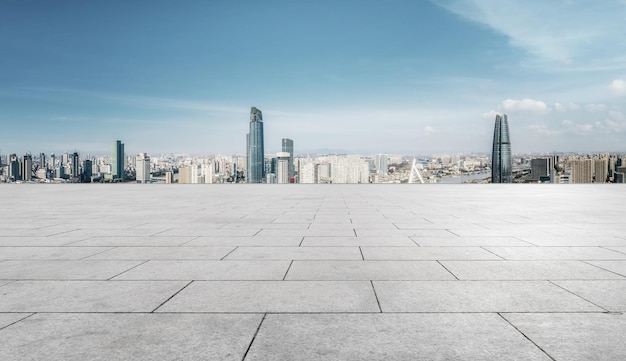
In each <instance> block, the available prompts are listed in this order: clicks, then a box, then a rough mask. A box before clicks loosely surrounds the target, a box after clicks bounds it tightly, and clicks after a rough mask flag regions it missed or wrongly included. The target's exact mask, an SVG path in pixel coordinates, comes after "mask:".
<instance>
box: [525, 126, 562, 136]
mask: <svg viewBox="0 0 626 361" xmlns="http://www.w3.org/2000/svg"><path fill="white" fill-rule="evenodd" d="M529 128H530V130H533V131H535V132H537V133H539V134H543V135H554V134H559V133H560V132H559V131H556V130H552V129H550V128H548V127H546V126H545V125H538V124H533V125H531V126H529Z"/></svg>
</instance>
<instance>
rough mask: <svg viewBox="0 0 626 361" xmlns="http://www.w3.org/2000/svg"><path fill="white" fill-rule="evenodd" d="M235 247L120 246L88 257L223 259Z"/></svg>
mask: <svg viewBox="0 0 626 361" xmlns="http://www.w3.org/2000/svg"><path fill="white" fill-rule="evenodd" d="M234 249H235V247H118V248H113V249H110V250H108V251H105V252H102V253H98V254H96V255H94V256H91V257H89V258H88V259H90V260H91V259H129V260H142V259H143V260H157V259H172V260H173V259H221V258H223V257H224V256H226V255H227V254H228V253H230V252H232V251H233V250H234Z"/></svg>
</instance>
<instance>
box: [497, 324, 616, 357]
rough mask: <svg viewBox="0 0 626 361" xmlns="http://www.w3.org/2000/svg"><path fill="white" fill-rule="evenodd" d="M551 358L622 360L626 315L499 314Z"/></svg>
mask: <svg viewBox="0 0 626 361" xmlns="http://www.w3.org/2000/svg"><path fill="white" fill-rule="evenodd" d="M503 317H505V318H506V319H507V320H509V321H510V322H511V323H512V324H513V325H515V327H517V328H518V329H519V330H520V331H521V332H523V333H524V335H526V336H527V337H528V338H529V339H531V340H532V341H533V342H534V343H536V344H537V345H538V346H539V347H541V348H542V349H543V350H544V351H546V352H547V353H548V354H549V355H550V356H552V357H553V358H554V359H555V360H572V361H577V360H580V361H582V360H599V361H603V360H606V361H615V360H623V359H624V355H626V342H624V335H625V334H626V315H624V314H607V313H547V314H541V313H540V314H529V313H526V314H518V313H512V314H503Z"/></svg>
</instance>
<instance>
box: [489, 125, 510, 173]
mask: <svg viewBox="0 0 626 361" xmlns="http://www.w3.org/2000/svg"><path fill="white" fill-rule="evenodd" d="M511 168H512V160H511V140H510V138H509V122H508V120H507V117H506V114H503V115H499V114H498V115H496V125H495V128H494V130H493V151H492V153H491V183H512V182H513V178H512V176H511Z"/></svg>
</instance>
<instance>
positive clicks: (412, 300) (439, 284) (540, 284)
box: [374, 281, 604, 312]
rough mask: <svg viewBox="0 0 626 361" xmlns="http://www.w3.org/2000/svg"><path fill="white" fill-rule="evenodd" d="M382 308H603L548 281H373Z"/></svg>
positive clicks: (417, 309)
mask: <svg viewBox="0 0 626 361" xmlns="http://www.w3.org/2000/svg"><path fill="white" fill-rule="evenodd" d="M374 289H375V290H376V294H377V295H378V300H379V301H380V307H381V309H382V310H383V312H603V311H604V310H603V309H602V308H600V307H597V306H595V305H593V304H592V303H589V302H587V301H585V300H583V299H582V298H580V297H577V296H575V295H572V294H571V293H569V292H567V291H565V290H563V289H561V288H560V287H558V286H555V285H554V284H552V283H550V282H547V281H374Z"/></svg>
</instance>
